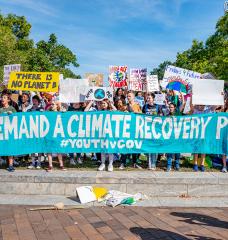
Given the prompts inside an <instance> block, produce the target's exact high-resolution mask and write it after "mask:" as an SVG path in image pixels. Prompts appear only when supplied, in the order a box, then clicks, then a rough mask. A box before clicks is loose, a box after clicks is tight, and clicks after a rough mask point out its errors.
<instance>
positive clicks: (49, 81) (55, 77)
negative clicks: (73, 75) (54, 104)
mask: <svg viewBox="0 0 228 240" xmlns="http://www.w3.org/2000/svg"><path fill="white" fill-rule="evenodd" d="M58 87H59V73H57V72H11V73H10V79H9V82H8V89H11V90H24V91H37V92H58Z"/></svg>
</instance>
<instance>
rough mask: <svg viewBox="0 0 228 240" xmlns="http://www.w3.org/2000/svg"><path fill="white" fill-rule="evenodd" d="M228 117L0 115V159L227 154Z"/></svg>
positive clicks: (110, 113) (74, 114)
mask: <svg viewBox="0 0 228 240" xmlns="http://www.w3.org/2000/svg"><path fill="white" fill-rule="evenodd" d="M227 138H228V114H227V113H219V114H204V115H191V116H180V117H176V116H175V117H159V116H150V115H145V114H134V113H123V112H105V111H102V112H65V113H60V112H33V113H31V112H30V113H16V114H11V115H6V114H2V115H0V155H1V156H7V155H20V154H28V153H73V152H82V153H87V152H94V153H95V152H102V153H211V154H212V153H214V154H227V152H228V144H227Z"/></svg>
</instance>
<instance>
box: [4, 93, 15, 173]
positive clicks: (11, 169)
mask: <svg viewBox="0 0 228 240" xmlns="http://www.w3.org/2000/svg"><path fill="white" fill-rule="evenodd" d="M9 103H10V97H9V95H8V94H7V93H5V94H3V95H2V99H1V106H2V107H1V108H0V114H2V113H7V114H11V113H14V112H16V109H15V108H14V107H13V106H10V105H9ZM8 161H9V167H8V168H7V170H8V171H9V172H14V171H15V169H14V167H13V156H8Z"/></svg>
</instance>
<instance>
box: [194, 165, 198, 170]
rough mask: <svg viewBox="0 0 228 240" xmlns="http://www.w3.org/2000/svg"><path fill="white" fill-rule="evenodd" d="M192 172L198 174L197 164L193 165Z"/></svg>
mask: <svg viewBox="0 0 228 240" xmlns="http://www.w3.org/2000/svg"><path fill="white" fill-rule="evenodd" d="M193 170H194V171H195V172H198V165H197V164H194V165H193Z"/></svg>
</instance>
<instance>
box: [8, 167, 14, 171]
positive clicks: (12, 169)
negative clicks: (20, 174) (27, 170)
mask: <svg viewBox="0 0 228 240" xmlns="http://www.w3.org/2000/svg"><path fill="white" fill-rule="evenodd" d="M7 171H8V172H14V171H15V169H14V167H13V166H9V167H8V168H7Z"/></svg>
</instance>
